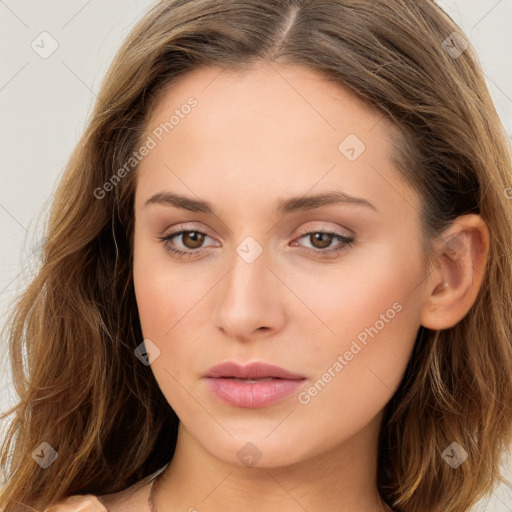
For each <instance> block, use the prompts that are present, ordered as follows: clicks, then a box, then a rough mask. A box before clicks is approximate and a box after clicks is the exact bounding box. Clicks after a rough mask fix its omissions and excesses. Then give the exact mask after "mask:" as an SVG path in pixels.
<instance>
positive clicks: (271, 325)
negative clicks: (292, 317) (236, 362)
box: [214, 250, 286, 341]
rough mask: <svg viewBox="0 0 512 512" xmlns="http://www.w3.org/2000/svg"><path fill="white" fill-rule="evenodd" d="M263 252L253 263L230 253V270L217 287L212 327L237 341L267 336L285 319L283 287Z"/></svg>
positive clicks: (284, 289) (280, 325) (282, 323)
mask: <svg viewBox="0 0 512 512" xmlns="http://www.w3.org/2000/svg"><path fill="white" fill-rule="evenodd" d="M269 259H270V258H268V257H267V252H266V251H265V250H264V251H263V252H262V253H261V254H260V255H259V256H258V257H257V258H256V259H255V260H254V261H252V262H250V260H247V259H245V258H244V257H242V256H240V255H239V254H238V253H237V252H235V251H234V254H233V256H232V258H231V263H232V266H231V270H230V271H229V272H228V274H227V275H226V276H225V278H224V279H223V280H222V283H220V284H219V286H218V287H216V288H217V296H216V297H215V298H216V301H215V303H216V308H215V318H214V321H215V324H216V326H217V328H218V329H220V330H221V331H222V332H223V333H224V335H226V336H228V337H230V338H235V339H237V340H239V341H249V340H251V339H253V338H254V337H261V336H262V335H266V336H268V335H271V334H272V333H275V332H278V331H279V330H280V329H282V328H283V326H284V324H285V320H286V313H285V311H286V307H285V303H284V301H285V300H286V296H285V293H286V287H285V286H284V285H283V283H282V281H280V279H279V278H278V277H277V275H276V274H278V272H276V270H275V269H272V268H270V267H269V263H270V264H271V262H270V261H269Z"/></svg>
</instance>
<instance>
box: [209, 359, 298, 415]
mask: <svg viewBox="0 0 512 512" xmlns="http://www.w3.org/2000/svg"><path fill="white" fill-rule="evenodd" d="M203 377H204V378H205V380H206V382H207V383H208V386H209V389H210V390H211V391H212V392H213V393H214V394H215V395H216V396H217V397H218V398H219V399H220V400H222V401H223V402H225V403H228V404H230V405H233V406H235V407H244V408H251V409H255V408H260V407H266V406H267V405H270V404H273V403H275V402H278V401H280V400H282V399H284V398H285V397H286V396H288V395H290V394H291V393H293V392H295V391H297V390H298V388H300V387H301V386H302V385H303V384H304V381H305V380H306V377H305V376H304V375H299V374H297V373H292V372H290V371H288V370H285V369H284V368H281V367H279V366H276V365H273V364H269V363H262V362H256V363H251V364H248V365H245V366H241V365H239V364H238V363H235V362H233V361H228V362H226V363H222V364H219V365H217V366H214V367H213V368H210V370H208V372H207V373H206V374H205V375H204V376H203ZM242 379H243V380H242Z"/></svg>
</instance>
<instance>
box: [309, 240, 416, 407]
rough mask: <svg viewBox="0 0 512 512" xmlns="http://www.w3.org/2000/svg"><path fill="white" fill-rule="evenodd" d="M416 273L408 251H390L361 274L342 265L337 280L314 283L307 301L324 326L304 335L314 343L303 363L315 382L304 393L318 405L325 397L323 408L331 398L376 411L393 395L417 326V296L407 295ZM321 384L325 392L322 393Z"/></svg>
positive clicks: (331, 277) (383, 253)
mask: <svg viewBox="0 0 512 512" xmlns="http://www.w3.org/2000/svg"><path fill="white" fill-rule="evenodd" d="M406 260H407V261H406ZM404 268H407V269H408V272H403V269H404ZM419 272H420V267H419V263H418V261H416V260H413V259H412V256H411V253H409V255H406V254H405V255H402V256H400V255H397V254H396V253H392V251H391V250H390V251H389V252H388V253H385V252H381V253H380V254H379V261H378V262H372V264H365V265H364V272H363V271H362V267H361V268H359V270H357V271H356V270H355V269H353V271H352V272H347V271H346V269H345V270H344V271H343V275H341V273H340V275H339V277H338V278H336V276H333V275H330V276H328V278H327V276H326V277H325V278H324V279H322V280H321V281H317V283H316V285H315V288H314V289H315V292H314V293H312V294H311V293H310V294H309V297H308V303H309V305H310V307H311V309H312V310H314V311H318V312H319V316H320V317H321V320H322V322H323V324H324V327H325V328H323V327H322V330H323V333H324V334H323V335H322V336H320V337H318V336H316V337H313V335H312V334H310V336H309V337H310V339H312V340H313V339H314V340H316V342H314V343H312V344H311V352H310V355H311V356H312V358H311V359H310V362H309V363H308V364H309V365H310V368H311V369H312V370H313V373H315V375H316V378H317V379H319V380H320V381H319V382H318V385H317V386H315V389H311V393H309V392H308V395H315V397H316V396H317V395H318V399H319V400H318V402H319V405H320V403H321V402H323V401H325V405H326V406H328V402H329V400H332V399H333V398H334V397H335V399H336V400H338V399H339V400H340V403H343V404H345V405H347V406H350V409H351V410H352V411H354V410H355V409H361V410H363V409H366V410H368V407H369V406H370V408H375V409H376V410H377V409H378V408H380V407H383V406H384V405H385V403H386V402H387V401H388V400H389V398H390V397H391V396H392V395H393V393H394V391H395V390H396V388H397V387H398V385H399V383H400V380H401V378H402V376H403V373H404V371H405V369H406V366H407V363H408V361H409V359H410V356H411V353H412V349H413V347H414V341H415V338H416V334H417V331H418V328H419V308H418V299H417V297H415V295H414V293H411V292H412V291H413V290H414V288H415V286H417V284H418V281H417V276H418V275H419ZM303 291H304V293H305V292H306V289H304V290H303ZM299 293H300V292H299ZM313 367H314V368H313ZM324 388H325V389H326V388H329V389H330V392H327V393H323V389H324ZM306 391H307V390H306ZM320 394H321V395H324V396H323V398H320ZM305 400H307V397H306V398H305ZM315 400H317V398H315Z"/></svg>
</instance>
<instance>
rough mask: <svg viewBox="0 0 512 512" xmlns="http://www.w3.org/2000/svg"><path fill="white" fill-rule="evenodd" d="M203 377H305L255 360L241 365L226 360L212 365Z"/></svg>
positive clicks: (290, 378) (293, 378) (294, 378)
mask: <svg viewBox="0 0 512 512" xmlns="http://www.w3.org/2000/svg"><path fill="white" fill-rule="evenodd" d="M204 377H211V378H214V379H216V378H219V377H234V378H238V379H265V378H268V377H274V378H277V379H288V380H297V379H305V378H306V377H305V376H304V375H299V374H298V373H292V372H289V371H288V370H285V369H284V368H281V367H280V366H276V365H275V364H270V363H263V362H255V363H250V364H247V365H245V366H242V365H240V364H238V363H235V362H234V361H227V362H225V363H221V364H218V365H216V366H213V367H212V368H210V369H209V370H208V372H206V374H205V375H204Z"/></svg>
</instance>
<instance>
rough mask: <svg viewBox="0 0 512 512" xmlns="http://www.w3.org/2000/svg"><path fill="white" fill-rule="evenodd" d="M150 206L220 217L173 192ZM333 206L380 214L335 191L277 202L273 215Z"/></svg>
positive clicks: (206, 205) (153, 198) (161, 194)
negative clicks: (159, 205)
mask: <svg viewBox="0 0 512 512" xmlns="http://www.w3.org/2000/svg"><path fill="white" fill-rule="evenodd" d="M150 204H163V205H168V206H175V207H176V208H181V209H183V210H188V211H191V212H196V213H205V214H208V215H215V216H219V215H218V212H217V210H216V209H215V207H214V206H213V205H212V204H211V203H210V202H208V201H204V200H201V199H193V198H191V197H186V196H181V195H179V194H174V193H172V192H158V193H156V194H154V195H152V196H151V197H150V198H149V199H148V200H147V201H146V202H145V204H144V206H148V205H150ZM332 204H350V205H355V206H365V207H367V208H371V209H372V210H374V211H376V212H378V210H377V208H376V207H375V206H374V205H373V204H372V203H370V202H369V201H367V200H366V199H363V198H361V197H354V196H350V195H348V194H346V193H344V192H341V191H337V190H333V191H330V192H325V193H322V194H316V195H309V196H301V197H290V198H288V199H280V200H278V201H277V203H276V206H275V208H274V210H273V213H274V215H287V214H290V213H293V212H298V211H307V210H313V209H315V208H320V207H322V206H328V205H332Z"/></svg>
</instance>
